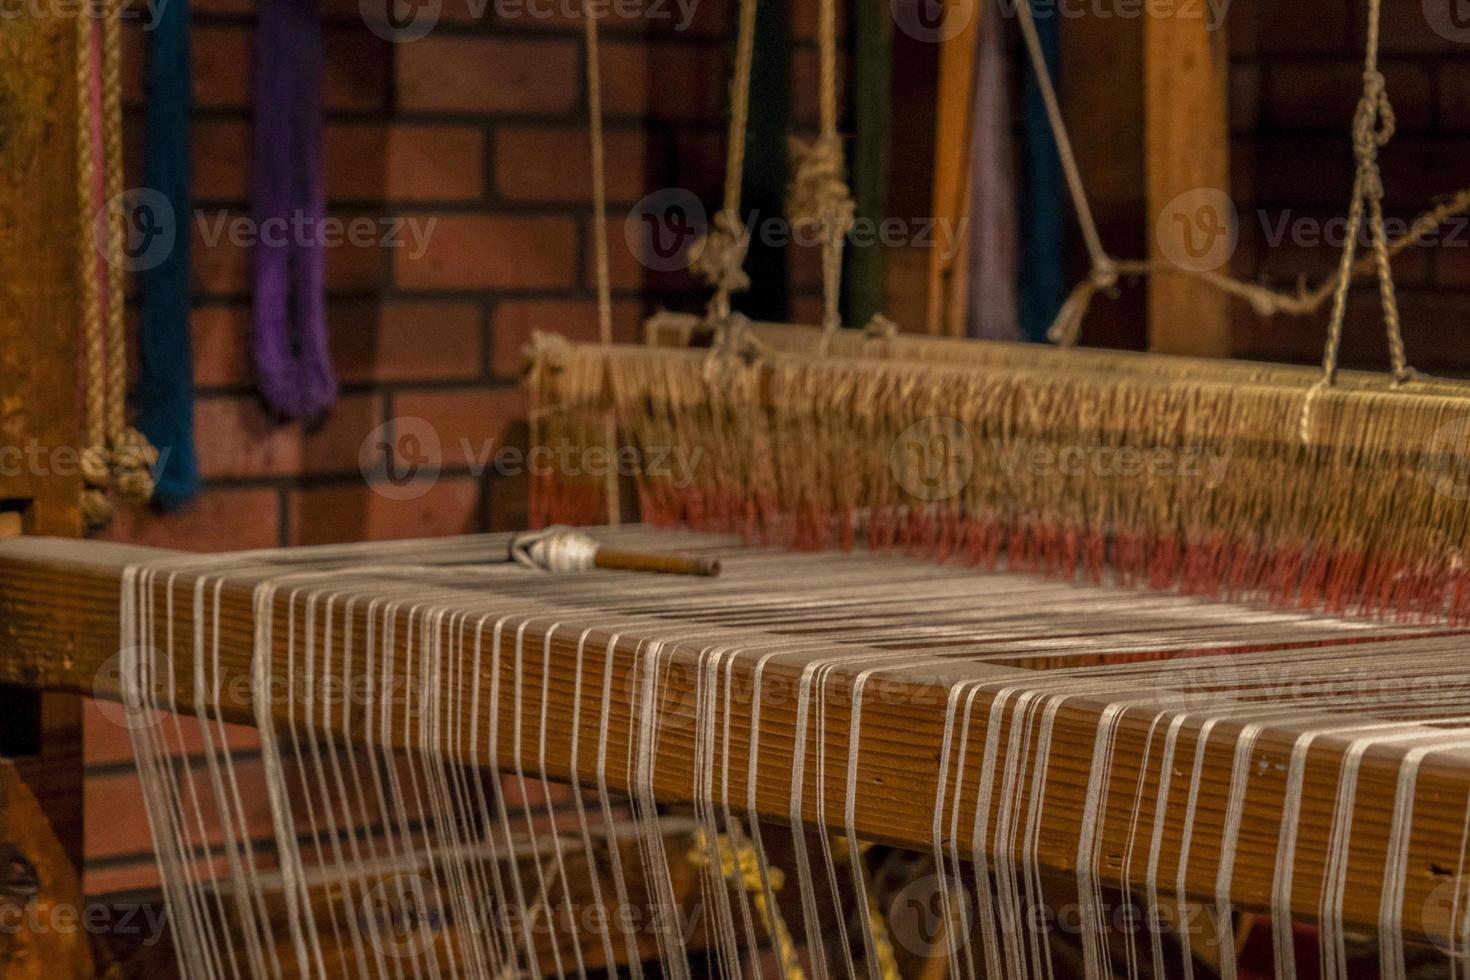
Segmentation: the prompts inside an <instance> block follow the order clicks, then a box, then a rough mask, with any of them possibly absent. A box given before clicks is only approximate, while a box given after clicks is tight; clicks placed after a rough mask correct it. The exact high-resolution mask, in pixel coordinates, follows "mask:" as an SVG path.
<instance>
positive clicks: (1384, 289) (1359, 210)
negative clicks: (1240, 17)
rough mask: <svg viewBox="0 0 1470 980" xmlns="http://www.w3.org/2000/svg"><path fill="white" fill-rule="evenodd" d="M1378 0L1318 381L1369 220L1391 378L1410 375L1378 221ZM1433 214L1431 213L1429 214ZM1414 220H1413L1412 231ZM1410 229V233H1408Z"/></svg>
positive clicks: (1329, 375)
mask: <svg viewBox="0 0 1470 980" xmlns="http://www.w3.org/2000/svg"><path fill="white" fill-rule="evenodd" d="M1381 9H1382V0H1369V2H1368V41H1367V52H1366V54H1365V55H1364V62H1363V95H1362V97H1361V98H1360V99H1359V100H1358V108H1357V111H1356V112H1355V113H1354V115H1353V155H1354V157H1355V158H1356V159H1357V172H1356V174H1355V176H1354V178H1353V199H1352V204H1351V206H1350V207H1349V211H1348V237H1347V242H1346V244H1345V245H1344V247H1343V254H1342V260H1341V262H1340V263H1339V264H1338V274H1337V282H1336V286H1335V289H1334V291H1333V299H1332V319H1331V320H1330V322H1329V324H1328V329H1327V347H1326V349H1325V351H1324V352H1323V355H1322V375H1323V381H1324V383H1325V384H1327V385H1328V386H1331V385H1333V384H1336V382H1337V370H1338V364H1337V361H1338V353H1339V350H1340V348H1341V346H1342V332H1343V322H1344V320H1345V319H1346V315H1347V295H1348V288H1349V287H1350V286H1351V284H1352V277H1353V267H1354V265H1353V259H1354V256H1355V254H1356V251H1357V244H1358V242H1357V238H1358V231H1359V229H1360V228H1362V225H1363V221H1364V218H1365V213H1366V218H1367V221H1368V228H1369V233H1370V235H1371V238H1372V242H1373V257H1372V261H1373V265H1374V267H1375V269H1376V271H1377V273H1378V298H1379V303H1380V305H1381V306H1382V309H1383V325H1384V332H1385V334H1386V335H1387V339H1388V354H1389V360H1390V365H1391V369H1392V371H1393V377H1394V380H1395V381H1396V382H1398V383H1400V384H1403V383H1405V382H1408V381H1410V380H1412V379H1413V377H1414V370H1413V368H1411V367H1410V366H1409V362H1408V355H1407V354H1406V352H1405V350H1404V339H1403V328H1402V325H1401V323H1400V321H1399V308H1398V296H1397V294H1396V292H1395V289H1394V282H1393V269H1392V267H1391V259H1392V257H1393V252H1392V249H1391V248H1390V246H1389V242H1388V234H1387V232H1386V231H1385V229H1384V222H1383V174H1382V171H1381V169H1380V168H1379V165H1378V151H1379V150H1380V149H1382V148H1383V147H1384V146H1387V145H1388V143H1389V141H1390V140H1392V139H1393V135H1394V130H1395V128H1396V125H1397V120H1396V118H1395V116H1394V111H1393V105H1392V103H1390V102H1389V99H1388V90H1387V84H1386V82H1385V80H1384V77H1383V73H1382V72H1380V71H1379V70H1378V38H1379V20H1380V16H1381ZM1431 213H1433V212H1431ZM1418 228H1419V222H1415V230H1416V231H1417V229H1418ZM1412 233H1413V232H1411V234H1412ZM1310 409H1311V403H1310V401H1309V402H1307V403H1306V404H1305V405H1304V406H1303V410H1302V411H1303V424H1302V429H1303V433H1304V435H1305V433H1306V431H1307V428H1308V425H1309V422H1310V419H1309V418H1308V417H1307V416H1308V413H1309V412H1310Z"/></svg>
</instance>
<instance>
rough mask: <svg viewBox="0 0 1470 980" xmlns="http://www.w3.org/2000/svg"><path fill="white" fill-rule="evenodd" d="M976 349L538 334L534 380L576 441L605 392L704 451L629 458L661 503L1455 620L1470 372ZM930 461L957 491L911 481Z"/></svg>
mask: <svg viewBox="0 0 1470 980" xmlns="http://www.w3.org/2000/svg"><path fill="white" fill-rule="evenodd" d="M849 342H851V343H864V341H861V340H853V341H849ZM868 343H871V342H868ZM971 349H972V350H973V351H974V356H972V357H971V358H970V359H969V361H968V362H967V363H955V360H954V359H949V358H942V357H935V358H934V359H932V360H929V361H921V360H917V359H913V360H909V359H898V358H896V357H894V358H887V359H882V358H862V357H819V356H811V355H804V354H801V353H798V352H790V353H775V352H769V351H768V352H765V353H763V355H762V356H761V357H760V358H758V359H756V360H750V361H745V360H741V359H738V358H736V359H715V358H712V357H711V356H710V355H709V354H708V353H707V352H702V351H680V350H669V349H656V348H640V347H615V348H611V349H597V350H594V349H590V348H580V347H571V346H561V347H557V348H556V349H555V351H554V353H552V354H548V353H546V348H545V347H543V348H542V352H541V353H540V355H538V364H537V367H536V369H535V370H534V371H533V372H532V374H531V377H532V378H533V379H534V380H533V383H532V384H531V386H530V393H531V398H532V401H533V403H534V404H535V405H536V406H537V409H536V410H537V411H538V412H539V413H540V414H541V417H542V418H543V420H544V424H545V425H546V426H547V431H548V432H550V431H555V432H559V433H562V434H563V437H564V438H567V439H575V438H576V437H577V433H579V432H581V431H585V430H586V427H587V425H588V422H587V420H589V419H592V418H594V417H596V416H597V415H598V414H599V413H604V412H606V411H607V410H608V409H609V406H611V407H612V408H613V410H614V411H615V412H616V415H617V418H618V424H619V427H620V431H621V432H622V434H623V438H625V439H626V440H628V444H630V445H632V446H635V447H638V448H639V449H640V450H641V451H642V456H643V458H644V459H646V460H651V459H654V458H655V457H656V456H659V455H661V454H666V453H667V451H668V448H669V447H679V448H680V449H681V450H682V452H683V453H684V455H685V458H686V459H690V460H692V459H695V458H697V459H698V463H697V465H696V466H695V467H694V475H693V480H692V482H689V483H688V485H687V486H686V485H680V484H682V483H683V480H682V479H676V478H673V477H671V476H670V475H667V474H666V473H662V472H658V473H656V472H648V471H645V472H642V473H640V474H639V476H638V479H637V484H638V490H639V500H640V504H641V506H642V510H643V514H644V517H645V519H647V520H650V521H653V522H656V523H664V524H672V523H680V524H688V525H690V526H693V527H697V528H702V529H711V530H715V529H718V530H730V531H737V532H740V533H742V534H744V535H745V536H746V537H747V538H749V539H751V540H760V541H766V542H771V543H780V544H787V545H792V546H795V547H800V548H818V547H830V546H840V547H851V546H853V545H854V544H855V543H857V542H859V541H862V542H864V543H866V544H868V545H870V546H873V547H879V548H889V547H899V548H904V549H909V550H917V551H928V552H933V553H936V554H937V555H939V556H940V557H942V558H949V557H953V558H957V559H960V560H965V561H970V562H973V563H975V564H978V565H981V566H985V567H991V566H994V565H996V564H997V563H999V562H1000V561H1002V559H1004V561H1005V563H1006V565H1007V566H1008V567H1010V568H1012V569H1017V570H1022V571H1034V572H1045V573H1048V574H1053V575H1062V576H1083V577H1086V578H1088V579H1092V580H1097V579H1100V578H1101V577H1102V575H1103V573H1104V570H1105V568H1111V569H1112V570H1113V572H1114V573H1115V574H1116V575H1117V576H1118V578H1119V580H1120V581H1122V582H1125V583H1135V582H1136V583H1142V584H1148V585H1150V586H1153V587H1156V588H1171V587H1177V588H1179V589H1181V590H1183V591H1185V592H1188V593H1191V594H1201V595H1218V596H1254V597H1264V598H1268V599H1270V600H1272V601H1275V602H1277V603H1279V604H1282V605H1291V606H1301V607H1321V608H1326V609H1331V610H1353V611H1358V612H1363V613H1367V614H1372V615H1379V616H1394V617H1403V616H1414V617H1427V618H1439V617H1442V616H1448V617H1449V618H1450V619H1451V620H1452V621H1455V622H1463V621H1466V620H1467V619H1470V579H1467V576H1466V569H1465V565H1464V559H1463V555H1464V553H1465V549H1466V547H1467V546H1470V499H1467V498H1470V487H1467V486H1465V485H1464V480H1465V474H1464V473H1463V472H1462V469H1463V460H1462V458H1461V455H1460V453H1461V451H1462V447H1464V446H1465V444H1466V440H1467V437H1470V398H1467V396H1470V386H1467V385H1462V384H1459V383H1455V382H1447V381H1435V382H1428V381H1425V382H1417V383H1415V384H1412V385H1409V386H1394V385H1393V384H1392V383H1391V382H1390V381H1389V380H1388V379H1386V378H1382V377H1375V376H1372V375H1358V374H1343V375H1342V376H1341V378H1340V383H1339V384H1338V385H1336V386H1334V387H1322V386H1320V385H1319V384H1318V383H1317V382H1318V375H1317V374H1315V373H1314V372H1312V371H1311V370H1310V369H1295V368H1281V367H1270V366H1265V367H1257V366H1254V365H1244V364H1239V365H1231V366H1226V367H1224V368H1223V369H1222V368H1221V366H1220V365H1218V364H1210V365H1208V366H1205V365H1203V364H1202V363H1201V362H1195V361H1188V360H1180V361H1173V360H1168V359H1153V358H1141V357H1133V358H1130V357H1128V356H1114V355H1107V354H1102V353H1092V354H1089V355H1086V356H1080V357H1079V356H1078V355H1075V354H1064V353H1059V352H1056V351H1045V350H1040V349H1028V348H1024V347H1021V346H1019V345H1011V346H1006V345H972V346H971ZM982 352H983V353H982ZM934 420H953V423H948V422H936V421H934ZM915 426H918V429H915V428H914V427H915ZM936 426H942V427H945V432H946V433H950V432H960V433H963V434H964V436H965V437H966V438H967V440H968V445H960V446H956V447H954V449H955V451H954V452H953V453H950V454H948V455H945V454H944V453H938V452H930V451H928V449H927V448H926V447H924V446H922V445H920V447H919V454H920V455H919V457H916V458H909V456H910V454H909V453H908V452H907V450H906V448H905V447H904V444H903V443H904V440H914V439H919V441H920V442H921V443H922V441H923V438H924V437H925V433H926V432H929V433H934V432H937V431H938V430H937V429H936V428H935V427H936ZM954 426H957V428H955V427H954ZM1066 460H1073V461H1079V460H1080V465H1074V466H1069V467H1067V468H1066V469H1065V470H1063V469H1062V467H1061V463H1062V461H1066ZM1108 460H1112V461H1113V462H1112V463H1109V462H1108ZM1120 460H1122V461H1126V460H1133V461H1134V462H1132V463H1127V462H1119V461H1120ZM1047 461H1055V462H1054V463H1048V462H1047ZM914 467H920V468H922V469H923V472H922V473H921V472H919V471H918V470H916V469H914ZM1140 470H1141V471H1140ZM925 480H927V481H928V483H929V485H937V486H941V487H942V486H945V485H950V486H952V487H953V492H952V493H947V494H945V495H944V496H942V497H940V498H939V499H925V497H926V496H927V495H926V494H923V493H920V494H919V495H917V496H916V495H915V493H914V492H913V489H914V488H915V487H917V486H921V485H922V484H923V481H925ZM568 482H571V481H568ZM591 490H592V488H591V487H590V486H589V487H585V488H584V489H583V490H582V492H583V493H587V494H590V493H591ZM558 504H559V501H558V500H557V499H556V498H548V497H546V496H542V497H538V499H537V500H536V502H535V511H534V512H535V514H536V515H537V516H538V517H540V518H542V519H546V520H562V519H566V517H565V515H564V514H563V513H562V512H561V511H559V509H558ZM589 506H590V504H589Z"/></svg>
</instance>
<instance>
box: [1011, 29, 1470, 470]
mask: <svg viewBox="0 0 1470 980" xmlns="http://www.w3.org/2000/svg"><path fill="white" fill-rule="evenodd" d="M1381 8H1382V0H1369V4H1368V35H1367V45H1366V49H1367V50H1366V54H1365V57H1364V67H1363V95H1362V97H1361V98H1360V99H1359V101H1358V106H1357V110H1356V112H1355V113H1354V117H1353V126H1352V139H1353V153H1354V156H1355V158H1356V175H1355V177H1354V181H1353V198H1352V202H1351V205H1350V208H1349V213H1348V234H1347V241H1346V243H1345V245H1344V248H1343V254H1342V258H1341V261H1340V262H1339V265H1338V270H1337V274H1336V275H1335V276H1334V277H1333V278H1332V279H1331V280H1329V281H1327V282H1326V283H1324V284H1323V285H1322V286H1321V287H1319V288H1318V289H1317V290H1315V291H1313V292H1310V293H1308V292H1306V291H1300V292H1298V293H1297V294H1295V295H1292V294H1288V293H1279V292H1276V291H1274V290H1271V289H1267V288H1265V287H1263V286H1259V285H1256V284H1253V283H1249V282H1245V281H1243V280H1239V279H1236V278H1234V277H1232V276H1229V275H1225V274H1222V273H1219V272H1215V271H1208V270H1204V271H1197V270H1189V269H1182V268H1179V267H1178V266H1175V265H1173V264H1172V263H1167V262H1156V261H1145V260H1129V261H1118V260H1115V259H1114V258H1112V256H1110V255H1109V254H1108V253H1107V251H1106V249H1105V248H1104V247H1103V245H1102V240H1101V237H1100V236H1099V234H1098V230H1097V223H1096V221H1095V220H1094V218H1093V214H1092V208H1091V205H1090V203H1089V200H1088V196H1087V191H1086V187H1085V185H1084V184H1083V181H1082V174H1081V169H1080V167H1079V166H1078V164H1077V160H1076V156H1075V155H1074V153H1073V151H1072V142H1071V137H1070V135H1069V133H1068V130H1067V124H1066V120H1065V119H1064V118H1063V116H1062V112H1061V105H1060V103H1059V101H1058V99H1057V95H1056V88H1055V86H1054V84H1053V80H1052V78H1051V72H1050V69H1049V68H1048V67H1047V64H1046V59H1045V58H1044V57H1043V55H1042V52H1041V46H1040V42H1039V40H1038V39H1037V34H1036V25H1035V22H1034V20H1033V16H1032V11H1031V2H1030V0H1023V2H1022V3H1021V4H1020V5H1019V6H1018V7H1017V12H1018V14H1019V20H1020V23H1021V31H1022V35H1023V37H1024V39H1025V43H1026V50H1027V54H1028V57H1029V58H1030V59H1031V62H1032V66H1033V69H1034V71H1035V73H1036V76H1037V81H1038V84H1039V87H1040V90H1041V94H1042V98H1043V101H1044V102H1045V105H1046V112H1047V119H1048V120H1049V122H1050V125H1051V129H1052V132H1053V135H1054V136H1055V138H1056V141H1057V148H1058V151H1059V155H1060V157H1061V161H1062V169H1063V172H1064V173H1065V175H1066V179H1067V187H1068V191H1069V194H1070V196H1071V199H1072V203H1073V206H1074V208H1075V209H1076V212H1077V220H1078V224H1079V225H1080V226H1081V229H1082V237H1083V240H1084V242H1085V243H1086V246H1087V251H1088V255H1089V257H1090V260H1091V265H1092V269H1091V272H1090V273H1089V274H1088V277H1087V278H1086V279H1085V280H1084V281H1083V282H1082V283H1080V284H1079V285H1078V286H1077V287H1076V288H1075V289H1074V290H1073V291H1072V294H1071V295H1070V296H1068V297H1067V300H1066V302H1065V303H1064V304H1063V306H1062V309H1061V311H1060V312H1059V313H1058V314H1057V318H1056V321H1055V322H1054V323H1053V324H1052V327H1051V329H1050V331H1048V337H1049V338H1050V339H1051V340H1052V341H1053V342H1054V343H1056V344H1058V345H1059V346H1061V347H1075V346H1076V345H1077V343H1078V340H1079V339H1080V334H1081V330H1082V321H1083V319H1084V317H1085V316H1086V314H1087V310H1088V307H1089V306H1090V305H1091V302H1092V298H1093V297H1094V296H1095V295H1096V294H1097V293H1098V292H1106V291H1108V290H1111V289H1113V288H1114V287H1115V286H1116V285H1117V283H1118V280H1119V277H1120V276H1125V275H1126V276H1139V275H1177V276H1183V277H1186V278H1190V279H1193V280H1195V281H1198V282H1202V283H1204V284H1206V285H1209V286H1212V287H1213V288H1215V289H1218V290H1220V291H1222V292H1224V293H1226V294H1228V295H1231V296H1234V297H1236V298H1238V299H1242V300H1245V301H1246V302H1248V303H1249V304H1250V305H1251V307H1252V308H1253V309H1254V310H1255V312H1256V313H1257V314H1258V315H1259V316H1262V317H1269V316H1274V315H1277V314H1291V315H1297V316H1305V315H1309V314H1311V313H1314V312H1316V311H1317V310H1319V309H1320V308H1321V307H1322V306H1323V304H1324V303H1325V302H1326V301H1327V300H1328V299H1329V298H1330V299H1331V300H1332V315H1331V319H1330V320H1329V323H1328V329H1327V345H1326V349H1325V352H1324V354H1323V363H1322V370H1323V378H1322V385H1321V387H1332V386H1333V385H1335V384H1336V382H1337V370H1338V368H1337V359H1338V351H1339V348H1340V347H1341V344H1342V330H1343V321H1344V319H1345V316H1346V310H1347V294H1348V290H1349V288H1350V287H1351V285H1352V280H1353V278H1354V276H1355V275H1357V274H1359V273H1360V272H1366V271H1369V270H1372V271H1374V272H1376V274H1377V277H1378V285H1379V299H1380V304H1381V306H1382V310H1383V321H1384V330H1385V333H1386V335H1387V338H1388V349H1389V358H1390V367H1391V372H1392V377H1393V379H1394V382H1395V384H1398V385H1402V384H1405V383H1407V382H1409V381H1412V380H1413V379H1414V378H1415V377H1416V376H1417V375H1416V372H1415V371H1414V369H1413V368H1411V367H1410V366H1409V363H1408V357H1407V354H1406V353H1405V350H1404V341H1403V332H1402V328H1401V325H1400V321H1399V311H1398V300H1397V297H1396V294H1395V289H1394V282H1393V271H1392V268H1391V261H1392V259H1393V257H1394V256H1395V255H1397V254H1398V253H1399V252H1401V251H1403V250H1404V249H1406V248H1408V247H1409V246H1410V245H1412V244H1415V243H1416V242H1418V241H1420V240H1421V239H1422V238H1423V237H1424V236H1425V235H1426V234H1428V233H1429V232H1430V231H1431V230H1433V229H1434V228H1435V227H1437V226H1439V225H1440V224H1442V223H1443V222H1444V221H1446V220H1448V219H1449V218H1450V217H1452V216H1454V215H1457V214H1463V213H1466V212H1467V211H1470V190H1463V191H1460V192H1459V193H1457V194H1455V195H1454V196H1453V197H1452V198H1451V199H1449V200H1448V201H1446V202H1444V203H1442V204H1440V205H1438V206H1436V207H1434V208H1432V209H1430V210H1429V211H1426V212H1424V213H1423V214H1421V215H1420V216H1419V217H1417V218H1416V219H1415V220H1414V223H1413V225H1412V227H1411V228H1410V229H1409V231H1408V232H1407V233H1406V234H1404V235H1403V236H1402V237H1400V238H1398V239H1396V240H1393V241H1390V239H1389V237H1388V234H1387V231H1386V229H1385V227H1384V221H1383V177H1382V173H1381V171H1380V169H1379V165H1378V151H1379V150H1380V149H1381V148H1382V147H1384V146H1386V145H1387V144H1388V142H1389V141H1390V140H1391V139H1392V138H1393V134H1394V129H1395V118H1394V112H1393V106H1392V104H1391V103H1390V102H1389V99H1388V93H1387V85H1386V82H1385V80H1384V77H1383V73H1382V72H1381V71H1379V69H1378V41H1379V22H1380V19H1381ZM1365 218H1366V220H1367V222H1368V227H1369V231H1370V233H1371V235H1372V249H1373V254H1372V256H1371V257H1369V258H1367V259H1366V260H1365V261H1364V262H1363V263H1362V264H1358V263H1355V262H1354V258H1355V255H1356V250H1357V235H1358V230H1359V229H1360V228H1361V227H1362V225H1363V222H1364V220H1365ZM1315 394H1316V390H1315V389H1314V390H1313V391H1312V392H1309V394H1308V397H1307V399H1306V400H1305V401H1304V403H1303V410H1302V422H1301V428H1302V438H1303V440H1304V441H1305V440H1306V439H1307V437H1308V431H1309V428H1310V413H1311V408H1312V403H1313V399H1314V397H1315Z"/></svg>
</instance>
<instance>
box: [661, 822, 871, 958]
mask: <svg viewBox="0 0 1470 980" xmlns="http://www.w3.org/2000/svg"><path fill="white" fill-rule="evenodd" d="M715 853H716V854H718V855H719V859H720V874H721V876H723V877H724V879H725V880H726V881H727V882H729V883H730V884H732V885H739V886H740V887H741V888H742V889H744V891H745V893H746V894H747V895H749V896H750V900H751V903H752V904H753V905H754V906H755V914H756V916H757V917H758V918H759V919H760V920H761V925H762V926H763V927H764V928H765V930H766V934H767V935H768V936H770V937H771V940H772V942H774V943H775V944H776V955H777V956H779V957H780V958H781V970H782V974H783V975H784V976H785V977H786V980H806V973H805V972H804V971H803V970H802V968H801V959H800V957H798V956H797V954H796V943H795V942H794V941H792V939H791V932H790V931H789V930H788V929H787V928H786V920H785V919H784V918H782V916H781V910H780V909H779V908H772V907H771V905H770V904H769V903H768V902H767V901H766V890H765V887H764V886H763V885H762V884H761V866H760V858H759V857H757V856H756V853H755V848H754V847H752V846H750V845H749V844H741V845H740V846H739V847H735V846H733V845H731V843H730V837H729V835H728V834H720V835H719V836H717V837H716V838H715ZM689 863H690V864H692V865H694V866H695V867H697V868H706V867H709V864H710V860H709V838H708V837H707V836H706V835H705V832H704V831H703V830H696V831H695V832H694V844H693V846H692V847H690V849H689ZM766 878H767V879H768V880H769V881H770V883H771V891H772V892H778V891H780V890H781V888H782V887H783V886H784V885H785V884H786V875H785V874H784V873H782V871H781V869H780V868H767V869H766ZM890 951H891V950H890Z"/></svg>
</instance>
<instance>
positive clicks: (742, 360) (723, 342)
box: [702, 313, 771, 384]
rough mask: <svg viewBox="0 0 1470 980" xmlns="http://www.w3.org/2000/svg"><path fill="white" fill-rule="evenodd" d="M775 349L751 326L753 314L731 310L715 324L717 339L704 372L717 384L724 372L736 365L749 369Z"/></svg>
mask: <svg viewBox="0 0 1470 980" xmlns="http://www.w3.org/2000/svg"><path fill="white" fill-rule="evenodd" d="M769 353H771V349H770V348H769V347H768V346H766V345H765V344H763V343H761V341H760V338H759V337H757V336H756V335H755V331H754V330H753V329H751V323H750V318H749V317H748V316H746V315H745V314H743V313H731V314H730V315H729V316H727V317H726V318H725V319H723V320H721V321H718V322H717V323H716V324H715V338H714V343H712V344H711V345H710V349H709V353H708V354H706V355H705V358H704V364H703V371H702V373H703V375H704V380H705V383H706V384H717V383H718V382H719V380H720V374H721V373H722V372H724V371H728V370H732V369H734V368H742V369H747V370H748V369H749V368H751V367H754V366H755V364H756V363H757V362H758V361H759V360H760V359H761V358H762V357H763V356H764V355H766V354H769Z"/></svg>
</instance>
